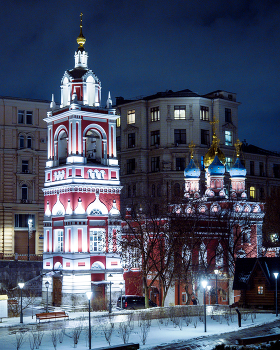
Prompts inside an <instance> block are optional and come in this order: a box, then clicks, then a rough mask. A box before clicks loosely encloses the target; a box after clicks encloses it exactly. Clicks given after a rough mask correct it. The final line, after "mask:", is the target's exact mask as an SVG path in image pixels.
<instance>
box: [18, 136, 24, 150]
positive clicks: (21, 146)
mask: <svg viewBox="0 0 280 350" xmlns="http://www.w3.org/2000/svg"><path fill="white" fill-rule="evenodd" d="M19 148H24V136H23V135H20V137H19Z"/></svg>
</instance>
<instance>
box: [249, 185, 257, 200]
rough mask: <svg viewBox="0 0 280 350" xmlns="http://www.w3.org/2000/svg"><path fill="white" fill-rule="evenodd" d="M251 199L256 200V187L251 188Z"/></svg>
mask: <svg viewBox="0 0 280 350" xmlns="http://www.w3.org/2000/svg"><path fill="white" fill-rule="evenodd" d="M250 198H251V199H256V187H254V186H251V187H250Z"/></svg>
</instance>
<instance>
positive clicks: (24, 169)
mask: <svg viewBox="0 0 280 350" xmlns="http://www.w3.org/2000/svg"><path fill="white" fill-rule="evenodd" d="M21 172H22V173H29V171H28V160H23V161H22V162H21Z"/></svg>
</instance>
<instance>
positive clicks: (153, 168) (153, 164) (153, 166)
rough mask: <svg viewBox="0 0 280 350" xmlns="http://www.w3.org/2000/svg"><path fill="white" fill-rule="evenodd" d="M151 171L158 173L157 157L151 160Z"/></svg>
mask: <svg viewBox="0 0 280 350" xmlns="http://www.w3.org/2000/svg"><path fill="white" fill-rule="evenodd" d="M151 171H152V172H156V171H159V157H152V158H151Z"/></svg>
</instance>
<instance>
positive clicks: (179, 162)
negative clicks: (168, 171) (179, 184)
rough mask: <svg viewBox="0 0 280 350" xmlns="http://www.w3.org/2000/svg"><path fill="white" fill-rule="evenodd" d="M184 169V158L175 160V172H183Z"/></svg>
mask: <svg viewBox="0 0 280 350" xmlns="http://www.w3.org/2000/svg"><path fill="white" fill-rule="evenodd" d="M184 169H185V158H176V170H177V171H180V170H184Z"/></svg>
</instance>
